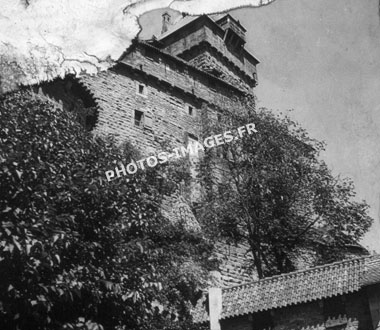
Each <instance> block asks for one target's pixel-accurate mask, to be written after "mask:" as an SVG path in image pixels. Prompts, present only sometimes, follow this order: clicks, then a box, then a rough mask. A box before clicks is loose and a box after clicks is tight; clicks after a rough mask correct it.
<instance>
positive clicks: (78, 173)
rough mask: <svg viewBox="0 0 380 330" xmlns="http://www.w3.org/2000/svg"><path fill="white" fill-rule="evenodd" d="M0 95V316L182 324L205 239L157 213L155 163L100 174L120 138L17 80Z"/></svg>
mask: <svg viewBox="0 0 380 330" xmlns="http://www.w3.org/2000/svg"><path fill="white" fill-rule="evenodd" d="M0 102H1V103H0V107H1V112H0V122H1V129H0V141H1V150H0V214H1V215H0V220H1V226H0V328H1V329H36V330H38V329H154V328H155V324H157V327H158V328H159V329H164V328H165V327H164V326H163V325H165V324H166V323H167V322H169V323H170V324H171V329H174V328H173V327H174V326H178V327H180V328H181V327H182V326H181V324H182V323H183V322H185V323H186V324H190V323H191V320H190V318H189V306H190V303H191V301H193V302H194V301H195V300H196V298H197V292H198V290H199V287H200V286H201V285H202V275H203V273H202V268H201V267H200V265H201V264H202V262H203V260H204V259H207V255H208V253H209V250H210V249H209V245H208V244H207V242H206V241H205V239H204V238H203V237H202V236H201V235H200V234H199V233H188V232H184V231H183V230H181V229H180V228H177V227H175V226H173V225H172V224H170V223H169V222H168V221H167V220H166V219H164V218H163V217H161V215H160V209H159V206H160V201H161V198H162V193H163V190H167V185H166V184H165V175H164V174H165V167H161V168H160V169H157V170H154V169H150V170H148V171H145V172H144V171H139V172H138V173H137V174H135V175H129V176H126V177H122V178H119V179H116V180H114V181H112V182H110V183H108V182H107V180H106V178H105V175H104V173H105V171H106V170H110V169H112V168H114V167H115V166H117V165H118V164H119V162H120V161H122V162H123V163H124V164H128V163H129V161H130V159H131V157H134V155H135V154H136V152H135V151H134V150H133V148H132V147H131V146H130V145H128V144H126V145H125V146H124V147H120V146H116V144H115V143H114V142H113V140H112V139H105V138H100V137H94V136H92V135H91V134H90V133H87V132H85V131H84V130H83V129H82V128H81V127H80V125H79V124H78V123H76V120H75V116H74V114H73V113H69V112H66V111H63V110H61V109H60V108H57V107H54V106H53V105H52V104H51V103H49V102H48V101H46V100H41V99H38V98H37V99H36V96H33V95H32V94H29V92H27V91H21V92H17V93H13V94H8V95H6V96H4V97H3V98H2V100H0ZM166 177H167V175H166ZM157 178H164V179H163V180H164V181H162V180H161V181H160V184H158V181H159V180H158V179H157ZM169 190H170V189H169ZM186 263H188V264H189V265H191V266H189V267H187V268H186V267H183V265H184V264H186ZM168 320H169V321H168ZM181 322H182V323H181ZM189 327H190V326H189ZM182 328H183V327H182Z"/></svg>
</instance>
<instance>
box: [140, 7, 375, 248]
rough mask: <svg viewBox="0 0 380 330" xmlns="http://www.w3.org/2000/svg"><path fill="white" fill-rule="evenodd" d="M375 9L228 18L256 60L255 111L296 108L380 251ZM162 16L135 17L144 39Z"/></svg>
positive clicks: (262, 11)
mask: <svg viewBox="0 0 380 330" xmlns="http://www.w3.org/2000/svg"><path fill="white" fill-rule="evenodd" d="M378 7H379V3H378V0H360V1H358V0H334V1H331V0H277V1H275V2H273V3H271V4H270V5H267V6H264V7H260V8H244V9H238V10H234V11H231V12H230V13H231V14H232V15H233V16H234V17H235V18H237V19H239V20H240V22H241V24H242V25H243V26H244V27H245V28H246V29H247V45H246V46H247V49H248V50H249V51H251V52H252V53H253V54H254V55H255V56H256V57H257V58H258V59H259V60H260V62H261V63H260V64H259V65H258V79H259V85H258V87H256V89H255V94H256V96H257V97H258V100H259V102H258V106H260V107H267V108H271V109H274V110H278V111H282V112H288V110H289V109H293V110H292V111H291V112H289V115H290V116H291V117H292V118H293V119H295V120H297V121H298V122H299V123H300V124H301V125H302V126H303V127H304V128H306V129H307V130H308V132H309V133H310V135H311V136H312V137H314V138H316V139H319V140H324V141H325V142H326V144H327V147H326V151H325V152H324V153H323V154H322V155H321V157H322V158H323V159H324V160H325V161H326V162H327V164H328V165H329V167H330V168H331V169H332V171H333V174H334V175H341V176H343V177H350V178H352V179H353V181H354V183H355V187H356V192H357V199H358V200H363V199H364V200H366V201H367V203H368V204H369V205H370V206H371V209H370V215H371V216H372V217H373V218H374V225H373V227H372V228H371V230H370V232H369V233H368V234H367V235H366V237H365V238H364V240H363V242H362V244H363V245H364V246H365V247H367V248H369V250H371V251H373V250H375V251H376V252H378V253H380V221H379V218H380V18H379V12H378V10H379V8H378ZM163 11H164V10H156V11H152V12H150V13H147V14H144V15H143V16H142V17H141V18H140V24H141V26H142V27H143V31H142V32H141V34H140V37H141V38H149V37H151V36H152V34H156V35H158V34H159V32H160V29H161V14H162V13H163ZM171 13H172V14H174V15H175V12H171Z"/></svg>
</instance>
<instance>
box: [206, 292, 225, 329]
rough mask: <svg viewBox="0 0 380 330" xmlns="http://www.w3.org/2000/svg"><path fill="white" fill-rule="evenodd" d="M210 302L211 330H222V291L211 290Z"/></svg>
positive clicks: (209, 293)
mask: <svg viewBox="0 0 380 330" xmlns="http://www.w3.org/2000/svg"><path fill="white" fill-rule="evenodd" d="M208 301H209V311H210V330H221V328H220V322H219V319H220V316H221V314H222V289H221V288H209V289H208Z"/></svg>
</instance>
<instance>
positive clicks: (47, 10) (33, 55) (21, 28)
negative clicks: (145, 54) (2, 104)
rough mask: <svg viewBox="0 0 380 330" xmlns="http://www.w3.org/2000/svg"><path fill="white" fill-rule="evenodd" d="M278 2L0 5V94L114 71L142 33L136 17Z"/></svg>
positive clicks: (127, 0)
mask: <svg viewBox="0 0 380 330" xmlns="http://www.w3.org/2000/svg"><path fill="white" fill-rule="evenodd" d="M272 1H274V0H262V1H260V0H234V1H233V3H232V1H219V0H218V1H216V0H174V1H173V0H170V1H169V0H60V1H51V0H29V1H27V0H23V1H22V0H19V1H15V0H0V8H2V11H1V13H0V93H1V92H5V91H8V90H11V89H12V88H14V87H15V86H16V85H18V84H25V85H28V84H34V83H38V82H41V81H46V80H51V79H54V78H56V77H58V76H61V77H63V76H64V75H66V74H68V73H73V74H77V75H78V74H80V73H83V72H87V73H90V74H95V73H97V72H99V71H101V70H106V69H108V68H109V67H111V66H112V65H113V64H114V62H115V61H116V60H117V59H118V58H119V57H120V56H121V55H122V54H123V52H124V51H125V50H126V49H127V48H128V47H129V46H130V45H131V42H132V40H133V39H134V38H135V37H136V36H137V34H138V33H139V31H140V26H139V24H138V17H140V16H141V15H143V14H144V13H146V12H149V11H152V10H155V9H160V8H171V9H174V10H177V11H180V12H186V13H188V14H190V15H200V14H212V13H217V12H222V11H228V10H232V9H235V8H239V7H243V6H250V7H259V6H263V5H267V4H269V3H271V2H272Z"/></svg>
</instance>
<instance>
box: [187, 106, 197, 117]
mask: <svg viewBox="0 0 380 330" xmlns="http://www.w3.org/2000/svg"><path fill="white" fill-rule="evenodd" d="M185 108H186V111H187V114H188V115H189V116H195V110H194V107H192V106H191V105H189V104H186V105H185Z"/></svg>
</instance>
